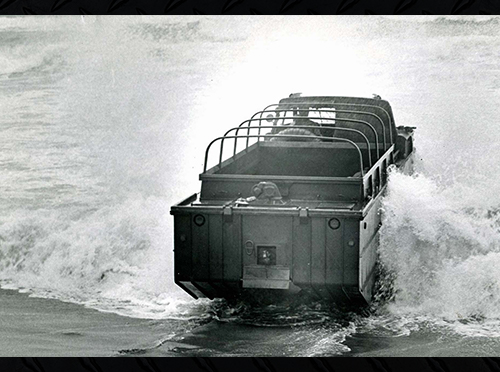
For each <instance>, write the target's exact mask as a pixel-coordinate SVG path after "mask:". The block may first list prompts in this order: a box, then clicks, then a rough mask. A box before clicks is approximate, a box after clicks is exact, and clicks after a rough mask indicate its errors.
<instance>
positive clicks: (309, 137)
mask: <svg viewBox="0 0 500 372" xmlns="http://www.w3.org/2000/svg"><path fill="white" fill-rule="evenodd" d="M277 128H283V130H285V129H287V128H297V129H312V130H314V129H321V130H327V131H335V130H339V131H341V132H342V131H345V132H351V133H356V134H359V135H360V136H361V137H362V138H363V140H364V141H365V143H366V148H367V149H368V164H369V166H370V167H371V166H372V154H371V148H370V141H369V140H368V138H367V137H366V136H365V135H364V134H363V133H362V132H361V131H359V130H357V129H352V128H339V127H319V126H314V125H293V126H279V127H277V126H275V125H259V126H256V127H250V126H249V127H247V128H243V129H248V131H249V132H250V130H251V129H258V130H259V133H258V134H260V129H277ZM240 129H242V128H241V127H234V128H231V129H229V130H228V131H227V132H226V133H225V134H224V137H226V136H227V135H229V133H231V132H234V131H236V134H235V136H236V139H235V140H234V142H235V146H234V151H233V155H236V149H237V141H238V131H239V130H240ZM247 134H250V133H247ZM273 136H278V137H281V138H283V137H286V136H285V135H283V134H280V133H275V134H274V135H273ZM305 137H306V138H308V139H311V138H317V139H319V138H329V139H332V138H335V137H333V136H332V137H330V136H324V137H321V136H314V137H312V136H305ZM248 139H249V138H247V144H246V147H245V150H246V149H248V145H249V142H248ZM376 149H377V154H379V152H378V151H379V148H378V144H377V143H376Z"/></svg>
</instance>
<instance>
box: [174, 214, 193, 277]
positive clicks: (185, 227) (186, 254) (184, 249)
mask: <svg viewBox="0 0 500 372" xmlns="http://www.w3.org/2000/svg"><path fill="white" fill-rule="evenodd" d="M174 247H175V248H174V251H175V254H174V272H175V279H176V280H189V279H190V278H191V276H192V257H191V255H192V241H191V216H190V215H189V214H180V215H177V216H175V218H174Z"/></svg>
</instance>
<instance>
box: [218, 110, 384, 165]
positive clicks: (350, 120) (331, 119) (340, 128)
mask: <svg viewBox="0 0 500 372" xmlns="http://www.w3.org/2000/svg"><path fill="white" fill-rule="evenodd" d="M262 112H263V113H264V112H278V110H268V111H262ZM285 119H299V120H300V119H302V120H304V119H311V118H310V117H308V116H280V117H278V118H274V119H265V118H264V119H263V118H253V119H248V120H245V121H243V122H242V123H240V125H239V126H238V127H237V129H236V133H235V134H236V135H238V133H239V130H241V129H246V130H247V134H250V129H252V128H254V127H251V125H250V124H251V123H252V122H259V126H258V127H257V128H258V129H259V132H258V134H260V128H264V126H262V125H261V123H262V120H285ZM321 120H326V121H330V122H332V123H335V121H344V122H354V123H358V124H362V125H365V126H367V127H368V128H369V129H370V130H371V132H372V133H373V136H374V142H375V148H376V152H377V158H378V157H380V149H379V139H378V134H377V131H376V130H375V128H374V127H373V125H371V124H370V123H368V122H365V121H363V120H357V119H337V118H321ZM245 124H246V125H247V127H246V128H244V125H245ZM291 127H292V126H286V125H274V126H272V127H271V128H291ZM293 127H294V128H298V126H297V125H293ZM309 127H311V128H316V129H321V130H323V129H329V128H331V129H333V130H335V129H338V130H341V131H351V132H357V133H362V132H361V131H359V130H357V129H353V128H344V127H337V126H333V125H332V126H330V125H322V126H320V125H318V126H309ZM233 129H234V128H231V129H230V130H229V131H228V132H230V131H231V130H233ZM228 132H226V134H227V133H228ZM363 136H364V134H363ZM364 137H365V138H366V136H364ZM248 145H249V140H248V139H247V144H246V146H247V147H248ZM236 148H237V140H236V141H235V143H234V153H236ZM384 148H385V141H384Z"/></svg>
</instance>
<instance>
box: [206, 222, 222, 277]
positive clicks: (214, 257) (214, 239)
mask: <svg viewBox="0 0 500 372" xmlns="http://www.w3.org/2000/svg"><path fill="white" fill-rule="evenodd" d="M208 229H209V244H210V245H209V264H210V279H211V280H222V278H223V269H222V216H221V215H220V214H211V215H209V216H208Z"/></svg>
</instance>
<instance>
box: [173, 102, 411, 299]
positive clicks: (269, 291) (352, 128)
mask: <svg viewBox="0 0 500 372" xmlns="http://www.w3.org/2000/svg"><path fill="white" fill-rule="evenodd" d="M413 132H414V128H413V127H402V126H399V127H397V126H396V125H395V121H394V116H393V113H392V110H391V106H390V105H389V103H388V102H387V101H385V100H383V99H381V98H380V97H379V96H374V97H373V98H359V97H337V96H308V97H305V96H301V95H300V94H291V95H290V96H289V97H287V98H284V99H281V100H280V101H279V102H278V103H277V104H272V105H269V106H267V107H265V108H264V109H263V110H261V111H257V112H256V113H255V114H254V115H253V116H251V117H250V118H249V119H247V120H245V121H243V122H241V123H240V124H239V125H235V126H234V127H232V128H228V130H227V131H226V133H224V134H222V135H220V136H218V137H216V138H214V139H213V140H212V141H211V142H210V143H209V144H208V146H207V148H206V151H205V164H204V169H203V172H202V173H201V174H200V180H201V192H199V193H196V194H193V195H191V196H189V197H188V198H186V199H185V200H183V201H182V202H180V203H178V204H176V205H174V206H172V208H171V214H172V215H173V216H174V275H175V278H174V280H175V283H176V284H177V285H178V286H179V287H181V288H182V289H183V290H184V291H186V292H187V293H188V294H190V295H191V296H192V297H194V298H199V297H208V298H210V299H213V298H221V297H222V298H234V297H235V296H238V295H240V294H245V293H246V294H250V295H258V294H259V293H265V294H266V296H268V297H271V298H273V297H275V295H276V298H278V297H279V296H278V295H279V294H283V293H285V294H290V295H292V296H293V295H295V294H296V293H300V292H306V293H308V294H311V295H313V296H317V297H320V298H324V299H331V300H332V301H344V300H347V301H350V302H354V303H362V304H369V303H370V302H371V301H372V299H373V288H374V282H375V271H376V270H375V267H376V262H377V247H378V244H379V229H380V227H381V213H380V203H381V198H382V196H383V195H384V191H385V190H386V187H387V180H388V169H389V168H390V167H392V168H395V167H397V168H399V169H401V170H402V171H405V172H410V171H411V168H412V162H413V159H412V155H413ZM212 163H213V164H212Z"/></svg>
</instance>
